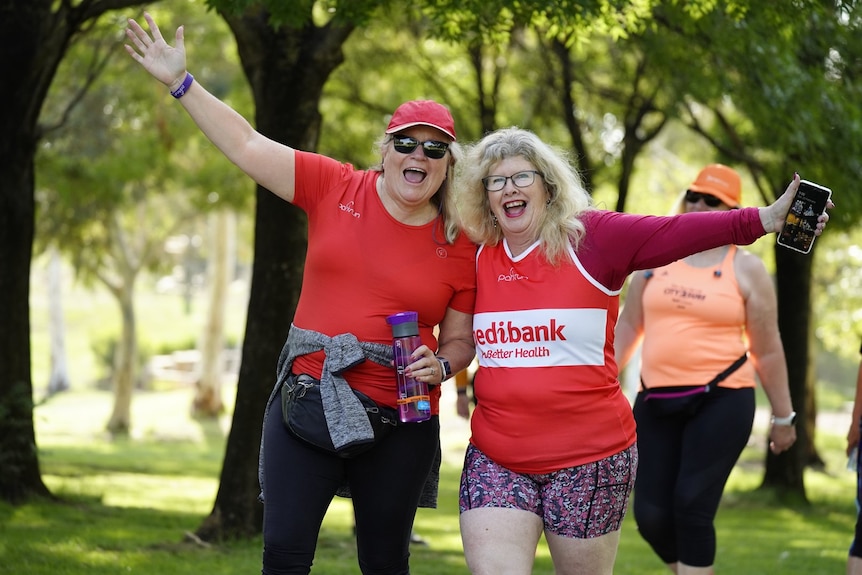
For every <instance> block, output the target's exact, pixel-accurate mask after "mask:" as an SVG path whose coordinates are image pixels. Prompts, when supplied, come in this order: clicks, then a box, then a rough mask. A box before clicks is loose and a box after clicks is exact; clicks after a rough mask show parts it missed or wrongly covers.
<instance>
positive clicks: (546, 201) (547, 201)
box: [545, 198, 551, 206]
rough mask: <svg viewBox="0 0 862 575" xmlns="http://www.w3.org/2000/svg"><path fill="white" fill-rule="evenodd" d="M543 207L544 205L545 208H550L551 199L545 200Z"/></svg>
mask: <svg viewBox="0 0 862 575" xmlns="http://www.w3.org/2000/svg"><path fill="white" fill-rule="evenodd" d="M545 205H546V206H550V205H551V198H548V199H547V200H545Z"/></svg>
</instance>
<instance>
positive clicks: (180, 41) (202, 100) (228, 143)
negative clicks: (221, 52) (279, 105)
mask: <svg viewBox="0 0 862 575" xmlns="http://www.w3.org/2000/svg"><path fill="white" fill-rule="evenodd" d="M144 18H145V19H146V21H147V26H148V27H149V29H150V32H149V33H148V32H147V31H146V30H144V29H143V28H142V27H141V26H140V24H138V23H137V22H136V21H135V20H133V19H131V18H130V19H129V22H128V24H129V25H128V28H126V37H127V38H128V39H129V44H126V51H127V52H128V53H129V55H130V56H131V57H132V59H134V60H135V61H136V62H137V63H139V64H140V65H141V66H142V67H143V68H144V69H145V70H146V71H147V72H149V73H150V75H152V76H153V77H154V78H155V79H156V80H158V81H160V82H161V83H163V84H164V85H165V86H168V88H169V89H170V90H171V92H174V91H175V90H176V89H177V88H179V87H180V86H181V85H182V84H183V81H184V80H186V74H187V73H188V72H187V70H186V49H185V40H184V36H183V27H182V26H180V27H179V28H177V31H176V35H175V41H174V43H175V45H174V46H170V45H169V44H168V43H167V42H166V41H165V39H164V38H163V37H162V33H161V31H160V30H159V27H158V26H157V25H156V23H155V21H153V19H152V17H151V16H150V15H149V14H148V13H144ZM179 100H180V103H181V104H182V105H183V107H184V108H185V109H186V111H187V112H188V114H189V116H191V118H192V120H194V122H195V123H196V124H197V125H198V127H199V128H200V130H201V131H202V132H203V133H204V135H205V136H206V137H207V138H209V140H210V141H211V142H212V143H213V144H214V145H215V146H216V147H217V148H218V149H219V150H221V151H222V153H223V154H224V155H225V156H226V157H227V158H228V159H229V160H230V161H231V162H233V163H234V164H236V165H237V166H238V167H239V168H240V169H241V170H242V171H243V172H245V173H246V174H248V176H249V177H251V178H252V179H253V180H254V181H255V182H257V183H258V184H260V185H261V186H263V187H265V188H266V189H268V190H270V191H271V192H273V193H274V194H276V195H278V196H280V197H281V198H283V199H285V200H287V201H288V202H292V201H293V194H294V176H295V166H296V164H295V158H294V150H293V149H292V148H290V147H288V146H285V145H283V144H280V143H278V142H276V141H274V140H271V139H269V138H267V137H265V136H263V135H262V134H261V133H259V132H257V131H256V130H255V129H254V128H253V127H252V126H251V124H249V123H248V121H247V120H246V119H245V118H243V117H242V116H241V115H239V114H238V113H237V112H236V111H235V110H234V109H233V108H231V107H230V106H228V105H227V104H225V103H224V102H222V101H221V100H219V99H218V98H216V97H215V96H213V95H212V94H210V93H209V92H208V91H207V90H206V89H204V88H203V86H201V85H200V83H199V82H197V81H193V82H192V83H191V85H190V86H189V87H188V89H187V90H186V91H185V93H184V94H183V95H182V96H181V97H180V99H179Z"/></svg>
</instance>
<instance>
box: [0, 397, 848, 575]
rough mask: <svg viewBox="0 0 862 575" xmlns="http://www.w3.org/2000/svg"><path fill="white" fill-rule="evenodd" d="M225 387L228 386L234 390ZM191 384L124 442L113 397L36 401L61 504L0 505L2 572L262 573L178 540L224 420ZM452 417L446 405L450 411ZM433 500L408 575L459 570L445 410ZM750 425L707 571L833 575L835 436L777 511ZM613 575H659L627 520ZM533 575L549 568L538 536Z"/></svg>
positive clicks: (213, 475) (140, 404) (333, 513)
mask: <svg viewBox="0 0 862 575" xmlns="http://www.w3.org/2000/svg"><path fill="white" fill-rule="evenodd" d="M232 392H233V389H232V388H229V389H228V390H227V391H226V396H228V395H231V394H232ZM191 393H192V392H191V390H190V389H176V390H173V391H160V392H147V393H139V394H138V395H137V396H136V397H135V400H134V414H133V421H134V422H135V423H134V429H133V433H132V436H131V437H130V438H129V439H125V440H120V441H116V440H110V439H109V438H108V437H107V436H106V435H105V434H104V432H103V431H102V428H103V425H104V421H105V418H106V417H107V415H108V414H109V411H110V406H111V396H110V394H108V393H106V392H97V391H81V392H78V391H75V392H70V393H66V394H61V395H59V396H57V397H54V398H52V399H51V400H49V401H48V402H47V403H44V404H42V405H40V406H39V407H37V408H36V411H35V422H36V428H37V436H38V443H39V449H40V458H41V462H42V470H43V475H44V478H45V481H46V483H47V484H48V486H49V487H50V489H51V490H52V492H54V493H55V494H56V495H58V496H59V497H60V498H61V499H62V502H60V503H51V502H45V501H36V502H32V503H28V504H26V505H23V506H20V507H11V506H8V505H0V565H2V566H3V568H2V572H4V573H14V574H19V573H21V574H24V573H26V574H28V575H49V574H50V575H78V574H85V573H86V574H88V575H99V574H105V575H107V574H111V575H114V574H117V573H144V574H148V575H149V574H158V575H178V574H186V573H188V574H191V573H206V574H212V575H216V574H221V573H224V574H238V573H257V572H259V571H260V554H261V540H260V538H256V539H253V540H250V541H243V542H233V543H229V544H223V545H216V546H212V547H203V546H200V545H198V544H195V543H193V542H192V541H189V540H187V539H186V533H187V532H193V531H194V530H195V529H196V528H197V527H198V526H199V525H200V523H201V521H202V519H203V518H204V517H205V516H206V515H207V514H208V513H209V511H210V510H211V508H212V502H213V500H214V498H215V493H216V490H217V488H218V485H217V482H218V475H219V472H220V468H221V458H222V456H223V452H224V444H225V436H226V429H227V427H228V425H229V423H230V416H229V415H226V416H225V417H224V418H223V419H222V420H221V421H220V422H212V423H209V424H201V423H199V422H196V421H194V420H192V419H190V418H189V417H188V415H187V413H188V406H189V402H190V400H191ZM449 413H452V412H451V411H450V412H449ZM443 426H444V432H443V437H444V447H445V450H444V463H443V469H442V484H441V493H440V503H441V505H440V508H439V509H437V510H427V509H421V510H420V511H419V514H418V517H417V520H416V531H417V532H418V533H420V534H421V535H422V536H423V537H424V538H425V539H426V540H427V541H428V542H429V544H430V545H429V547H427V548H426V547H415V548H414V549H413V553H412V560H411V563H412V572H413V573H414V574H415V575H432V574H433V575H455V574H464V573H466V572H467V570H466V567H465V564H464V559H463V555H462V551H461V541H460V536H459V533H458V511H457V483H458V477H459V471H460V458H461V455H462V451H463V445H464V441H465V440H466V437H467V433H468V431H467V424H466V422H463V421H461V420H459V419H457V418H456V417H455V416H454V415H451V416H447V415H446V413H445V412H444V416H443ZM761 436H762V433H760V432H756V433H755V434H754V436H753V442H752V446H751V447H750V448H749V449H748V450H746V452H745V454H744V455H743V457H742V458H741V460H740V464H739V465H738V466H737V468H736V469H735V470H734V473H733V475H732V476H731V480H730V483H729V486H728V490H727V492H726V494H725V498H724V501H723V503H722V507H721V509H720V511H719V515H718V519H717V529H718V558H717V561H716V570H717V572H719V573H728V574H731V573H732V574H734V575H746V574H772V573H782V574H795V573H798V574H806V575H810V574H819V573H823V574H832V573H842V572H843V570H844V563H845V558H846V552H847V547H848V546H849V543H850V539H851V537H852V533H853V526H854V504H853V493H854V491H853V490H854V480H855V476H854V474H852V473H850V472H848V471H845V470H844V457H843V452H842V451H843V445H842V434H840V433H838V432H837V430H825V431H821V432H820V433H819V434H818V446H819V448H820V450H821V453H822V454H823V455H824V457H825V458H826V460H827V470H830V471H829V472H815V471H808V472H806V478H805V480H806V486H807V491H808V495H809V499H810V503H811V504H810V505H809V506H800V507H794V508H785V507H782V506H780V505H777V504H775V503H774V501H773V500H772V498H771V497H770V494H769V493H766V492H763V491H759V490H757V486H758V485H759V482H760V479H761V477H762V460H763V451H762V449H763V447H762V441H759V440H757V438H758V437H761ZM350 511H351V507H350V504H349V502H348V501H345V500H342V499H337V500H336V501H335V502H334V503H333V505H332V507H331V509H330V512H329V513H328V515H327V517H326V520H325V522H324V527H323V530H322V533H321V537H320V544H319V547H318V552H317V558H316V561H315V568H314V572H316V573H326V574H334V575H341V574H348V573H350V574H354V573H358V568H357V567H356V553H355V546H354V542H353V538H352V532H351V531H352V520H351V516H350V515H351V513H350ZM615 572H616V573H618V574H623V575H624V574H632V575H634V574H638V575H653V574H655V575H666V573H667V571H666V570H665V568H664V566H663V565H662V564H661V563H660V562H659V560H658V559H657V558H656V557H655V556H654V555H653V554H652V552H651V551H650V550H649V548H648V547H647V545H646V544H645V543H644V542H643V540H642V539H641V538H640V536H639V535H638V534H637V531H636V529H635V526H634V522H633V521H632V518H631V516H630V515H629V516H628V517H627V518H626V521H625V524H624V526H623V533H622V539H621V543H620V549H619V555H618V559H617V564H616V571H615ZM534 573H536V574H551V573H553V568H552V566H551V561H550V558H549V556H548V553H547V548H546V546H545V545H544V543H542V544H541V545H540V548H539V550H538V552H537V559H536V566H535V569H534Z"/></svg>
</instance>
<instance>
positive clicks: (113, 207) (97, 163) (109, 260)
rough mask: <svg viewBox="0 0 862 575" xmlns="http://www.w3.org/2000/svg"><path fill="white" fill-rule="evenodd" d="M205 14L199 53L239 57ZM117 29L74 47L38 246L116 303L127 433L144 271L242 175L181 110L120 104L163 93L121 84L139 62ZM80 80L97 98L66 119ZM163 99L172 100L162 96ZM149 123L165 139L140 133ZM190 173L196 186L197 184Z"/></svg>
mask: <svg viewBox="0 0 862 575" xmlns="http://www.w3.org/2000/svg"><path fill="white" fill-rule="evenodd" d="M201 8H202V5H200V6H198V11H197V12H196V15H195V16H193V17H190V18H189V19H188V20H187V22H188V26H189V28H190V29H192V30H193V29H194V28H196V27H200V26H201V24H202V23H207V22H209V23H210V29H211V32H210V33H209V34H207V35H206V37H205V39H204V40H203V41H201V42H200V43H199V44H198V45H199V46H200V47H201V48H206V49H208V50H210V51H211V52H212V53H218V52H220V51H221V52H223V51H224V45H227V44H229V45H230V46H231V47H232V46H233V44H232V43H231V42H229V41H228V42H224V41H223V40H222V39H224V38H230V35H229V33H228V32H227V30H226V29H224V27H223V28H222V31H221V34H219V33H218V28H217V27H214V26H212V23H213V22H214V23H215V24H216V25H217V24H219V23H221V21H220V20H219V19H218V18H216V17H214V16H213V15H212V14H207V13H206V12H204V11H203V10H201ZM193 14H194V13H193ZM121 22H122V21H121ZM117 24H118V22H111V23H109V24H107V25H103V26H96V27H94V28H93V29H91V30H90V33H89V34H88V35H87V36H86V37H84V38H82V40H81V41H80V42H79V43H78V44H77V45H76V46H73V47H72V48H71V50H70V52H69V55H70V57H69V58H67V59H66V61H65V62H64V64H63V66H61V67H60V71H59V73H58V75H57V81H56V82H55V85H54V86H53V87H52V90H51V93H50V94H49V98H48V100H47V102H46V106H45V110H44V112H43V115H42V116H43V118H45V121H46V122H51V121H52V120H53V119H54V117H58V116H61V115H62V116H64V119H63V121H62V122H61V121H57V122H56V123H57V124H58V125H59V127H58V128H57V129H56V130H53V131H51V132H50V133H49V134H47V135H46V137H45V138H44V140H43V145H42V147H41V150H40V153H39V156H38V159H37V167H38V178H37V184H38V187H39V207H40V209H41V210H42V213H43V214H44V215H43V217H41V218H40V219H39V235H38V237H39V238H40V239H41V240H42V242H40V243H45V242H48V243H51V244H52V245H54V246H58V247H60V248H61V249H62V250H63V251H64V252H65V253H66V254H67V256H68V257H69V258H70V259H71V260H72V263H73V265H74V268H75V271H76V273H77V274H78V277H79V278H80V279H82V280H83V281H84V282H86V283H88V284H89V283H93V282H98V283H101V284H103V285H104V286H105V287H106V288H107V289H108V291H109V293H111V294H112V295H113V296H114V298H115V299H116V301H117V304H118V309H119V312H120V317H121V332H120V336H119V338H118V342H117V345H116V346H114V347H113V349H114V357H113V362H114V365H113V370H112V372H111V383H112V386H113V389H114V407H113V411H112V413H111V416H110V419H109V421H108V422H107V429H108V431H109V432H111V433H112V434H118V435H126V434H128V433H129V431H130V429H131V402H132V395H133V389H134V387H135V383H136V382H137V381H138V379H139V375H140V374H139V371H140V366H141V364H142V362H141V361H140V360H139V359H138V334H137V327H136V326H137V314H136V309H135V305H134V304H135V298H134V294H135V286H136V283H137V280H138V278H139V277H140V275H141V273H142V272H143V271H145V270H157V269H159V268H160V267H163V266H164V250H163V248H162V246H163V245H164V243H165V241H166V239H167V238H168V237H169V236H170V235H172V234H174V233H176V231H177V230H178V229H179V228H180V227H181V226H184V225H187V222H188V221H191V220H193V219H194V218H195V217H196V214H197V213H199V212H201V211H205V210H207V209H209V205H210V204H212V203H221V204H223V203H225V199H224V198H225V197H228V198H229V196H230V194H229V193H228V194H224V193H223V194H222V197H218V193H219V192H229V190H230V186H231V183H232V180H233V181H236V180H238V179H239V172H238V170H236V169H235V168H233V167H232V166H231V165H230V164H229V162H227V161H226V160H225V159H223V158H221V156H219V155H218V154H212V153H210V151H209V150H208V149H207V148H208V144H203V142H202V141H203V136H202V135H201V134H200V133H199V132H198V131H196V130H192V129H190V123H191V122H190V121H189V120H188V118H187V117H186V116H185V115H184V114H183V113H182V112H181V111H180V110H178V109H177V107H176V106H174V107H166V108H160V109H157V110H156V112H155V113H153V114H150V113H140V112H142V110H141V106H140V104H138V105H137V106H129V107H124V106H123V105H122V104H123V103H125V102H129V101H130V102H138V103H139V102H140V101H141V99H142V94H141V93H142V92H145V93H147V94H152V93H153V88H154V86H152V85H147V84H144V85H142V84H141V83H133V82H131V83H130V82H125V81H122V80H121V79H119V77H125V76H126V75H128V73H130V71H132V70H131V68H132V64H133V62H131V61H130V60H129V59H128V58H126V57H125V55H124V54H122V53H121V52H120V51H119V50H117V43H116V41H115V40H114V39H115V38H116V37H117V27H118V26H117ZM222 24H223V23H222ZM106 39H109V40H110V41H107V42H106ZM106 44H107V46H106ZM106 54H107V56H106ZM114 55H120V56H123V57H122V59H120V60H119V61H118V62H111V64H113V65H111V66H108V65H104V66H98V67H97V68H98V69H97V70H95V71H93V70H91V69H90V68H91V66H90V65H89V62H92V61H95V62H106V63H107V62H109V61H110V60H111V59H112V58H111V57H112V56H114ZM223 61H224V60H222V59H216V62H215V63H214V64H210V66H209V67H205V68H203V69H201V70H200V71H199V77H200V78H202V79H203V80H204V81H205V80H206V79H207V78H209V77H219V78H220V82H218V83H216V84H215V86H214V89H215V90H216V91H222V92H224V91H225V90H224V87H223V86H224V85H226V84H227V81H228V79H229V78H230V74H223V70H220V69H219V62H223ZM222 66H223V65H222ZM82 68H83V69H82ZM133 72H135V73H136V72H137V70H133ZM118 76H119V77H118ZM80 78H85V79H87V81H86V82H85V83H84V84H85V86H86V85H90V86H92V88H93V89H92V90H90V93H89V94H87V96H86V97H85V98H81V99H80V100H79V101H78V103H77V106H75V108H74V109H72V110H69V107H68V105H67V103H66V98H67V96H66V94H67V93H68V92H71V93H77V94H83V92H84V87H82V86H79V85H78V83H79V82H80V80H79V79H80ZM160 95H161V96H162V97H163V98H167V97H168V95H167V94H165V93H164V91H162V93H161V94H160ZM149 124H153V125H154V126H155V127H156V129H155V130H142V129H141V127H140V126H142V125H149ZM192 174H193V175H194V177H195V178H198V179H197V180H192V178H191V175H192ZM216 177H218V178H219V179H220V180H221V181H220V182H219V186H218V187H215V188H209V187H208V188H206V192H209V194H207V193H202V192H200V191H198V190H199V189H200V188H201V187H202V182H205V183H209V182H211V181H213V180H214V179H215V178H216ZM243 181H245V180H244V179H243ZM234 185H235V184H234ZM190 189H191V190H194V192H197V193H194V192H191V191H190ZM153 190H158V191H157V192H156V193H154V192H153ZM210 194H211V195H212V196H215V197H216V198H217V199H216V200H215V201H214V202H208V201H207V198H209V197H210Z"/></svg>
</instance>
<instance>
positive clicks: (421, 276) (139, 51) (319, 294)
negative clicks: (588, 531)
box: [126, 14, 476, 575]
mask: <svg viewBox="0 0 862 575" xmlns="http://www.w3.org/2000/svg"><path fill="white" fill-rule="evenodd" d="M145 18H146V21H147V24H148V25H149V30H150V32H149V33H148V32H147V31H145V30H144V29H143V28H141V26H140V25H139V24H138V23H137V22H135V21H134V20H129V27H128V29H127V31H126V36H127V38H128V40H129V44H127V45H126V50H127V51H128V52H129V54H130V56H131V57H132V58H133V59H134V60H135V61H136V62H138V63H139V64H141V66H142V67H143V68H144V69H146V70H147V71H148V72H149V73H150V74H151V75H152V76H153V77H154V78H156V79H157V80H159V81H160V82H162V83H163V84H165V85H166V86H168V87H169V89H170V91H171V94H172V95H173V96H174V97H175V98H177V99H178V100H179V103H180V104H181V105H182V106H183V107H184V108H185V110H186V111H187V112H188V114H189V115H190V116H191V118H192V119H193V120H194V121H195V123H196V124H197V125H198V127H199V128H200V129H201V131H202V132H203V133H204V134H205V135H206V136H207V137H208V138H209V139H210V140H211V141H212V142H213V144H215V146H216V147H217V148H218V149H219V150H221V152H222V153H223V154H224V155H225V156H227V157H228V158H229V159H230V160H231V161H232V162H234V163H235V164H236V165H237V166H238V167H239V168H240V169H242V170H243V171H244V172H245V173H246V174H248V175H249V176H250V177H251V178H252V179H254V181H256V182H257V183H258V184H259V185H260V186H262V187H264V188H266V189H268V190H270V191H271V192H272V193H274V194H276V195H277V196H279V197H280V198H282V199H283V200H285V201H286V202H290V203H292V204H294V205H296V206H298V207H299V208H301V209H302V210H304V211H305V212H306V214H307V215H308V252H307V257H306V262H305V268H304V273H303V285H302V292H301V295H300V298H299V303H298V306H297V309H296V314H295V316H294V319H293V325H292V326H291V329H290V333H289V335H288V340H287V342H286V343H285V347H284V350H283V352H282V357H281V360H280V361H279V365H278V374H279V376H278V379H277V382H276V385H275V388H274V389H273V392H272V395H271V396H270V399H269V402H268V403H267V409H266V415H265V418H264V429H263V445H262V454H261V462H262V469H261V489H262V496H263V501H264V525H263V539H264V551H263V570H262V573H263V574H264V575H276V574H285V573H308V572H309V571H310V569H311V563H312V560H313V559H314V550H315V546H316V544H317V538H318V533H319V530H320V525H321V522H322V521H323V518H324V515H325V513H326V510H327V508H328V507H329V504H330V502H331V501H332V498H333V497H334V496H335V495H336V493H344V491H343V490H342V489H343V488H344V487H347V488H348V489H349V492H350V495H351V496H352V499H353V507H354V511H355V520H356V539H357V545H358V559H359V565H360V568H361V570H362V572H363V573H367V574H371V573H375V574H378V573H386V574H387V575H388V574H393V575H406V574H407V573H409V565H408V558H409V555H410V552H409V542H410V532H411V527H412V524H413V519H414V516H415V514H416V509H417V506H418V505H420V504H422V505H424V506H435V505H436V495H437V483H436V481H437V477H438V475H437V472H438V468H439V457H438V453H439V442H440V438H439V431H440V425H439V420H438V417H437V413H438V412H439V399H440V388H439V384H440V383H441V382H442V381H443V380H445V379H447V378H448V377H449V376H450V375H451V374H452V373H454V372H457V371H460V370H462V369H464V368H465V367H467V365H468V364H469V363H470V360H471V359H472V358H473V355H474V349H473V343H472V339H471V336H470V324H471V317H472V312H473V302H474V299H475V280H476V276H475V253H476V246H475V245H474V244H473V243H472V242H470V241H469V240H468V239H467V238H466V237H465V236H464V235H463V234H460V233H459V231H458V227H457V225H456V223H455V220H454V218H453V212H454V209H453V204H452V200H451V198H450V193H449V189H450V183H451V177H452V172H453V167H454V165H455V161H456V158H457V157H458V154H459V150H458V147H457V144H456V143H455V126H454V121H453V119H452V115H451V114H450V113H449V111H448V110H447V109H446V108H445V107H444V106H442V105H441V104H438V103H436V102H433V101H430V100H414V101H410V102H406V103H404V104H402V105H401V106H399V107H398V108H397V109H396V110H395V113H394V114H393V115H392V118H391V120H390V121H389V125H388V127H387V128H386V131H385V134H384V135H383V137H382V138H381V139H380V141H379V150H380V154H381V159H382V161H381V165H380V166H379V167H377V168H374V169H370V170H357V169H355V168H353V166H350V165H348V164H342V163H340V162H337V161H335V160H333V159H330V158H327V157H324V156H321V155H318V154H313V153H309V152H303V151H300V150H294V149H292V148H290V147H288V146H285V145H283V144H281V143H279V142H276V141H273V140H271V139H269V138H267V137H265V136H263V135H262V134H260V133H259V132H257V131H256V130H254V129H253V128H252V126H251V125H250V124H249V123H248V122H247V121H246V120H245V119H244V118H242V117H241V116H240V115H239V114H237V113H236V112H235V111H234V110H233V109H231V108H230V107H228V106H227V105H226V104H225V103H223V102H221V101H220V100H218V99H217V98H216V97H215V96H213V95H212V94H210V93H209V92H208V91H207V90H206V89H204V87H203V86H201V85H200V83H199V82H197V81H196V80H195V79H194V78H193V77H192V75H191V74H190V73H189V72H188V71H187V70H186V54H185V47H184V38H183V28H182V27H180V28H178V29H177V32H176V36H175V46H169V45H168V44H167V43H166V42H165V40H164V38H163V37H162V35H161V33H160V32H159V29H158V27H157V26H156V24H155V22H153V20H152V18H151V17H150V16H149V15H148V14H145ZM408 310H410V311H416V312H418V317H419V322H418V323H419V335H420V338H421V340H422V343H423V345H421V346H420V347H419V348H418V349H417V350H416V351H415V352H414V353H413V355H412V358H413V360H414V361H413V363H411V364H410V365H409V366H408V367H407V372H408V375H411V376H412V377H414V378H418V379H421V380H422V381H425V382H427V383H428V384H432V385H433V386H434V387H432V389H431V392H430V411H431V414H432V417H431V418H430V419H428V420H427V421H424V422H421V423H408V424H400V425H398V426H397V427H396V428H395V429H394V430H393V431H391V432H390V433H389V434H387V435H386V436H385V437H384V438H382V439H380V440H378V441H375V442H374V444H373V447H371V448H370V449H368V450H366V451H363V452H362V453H361V454H359V455H355V456H354V457H351V458H343V457H341V456H340V455H339V454H337V453H332V452H328V451H323V450H318V449H316V448H314V447H311V446H310V445H309V444H307V443H305V442H303V441H302V440H300V439H299V438H298V437H296V436H294V435H293V434H292V433H290V432H288V430H287V428H286V426H285V425H284V423H283V421H282V406H281V402H280V401H277V400H276V398H277V395H278V393H279V391H280V389H281V387H282V386H283V385H285V384H286V383H287V382H290V384H291V386H293V384H294V383H295V382H296V381H297V380H299V381H302V382H304V383H303V385H305V384H308V385H316V386H318V387H319V390H320V396H321V398H322V399H321V402H322V405H323V410H324V414H325V416H326V421H327V425H326V428H327V430H328V431H325V432H324V433H327V432H328V434H329V435H330V436H331V439H332V444H333V446H334V447H339V446H343V445H351V444H353V443H356V442H358V441H367V440H369V439H372V438H374V437H375V436H374V435H373V434H371V433H370V428H369V416H368V415H366V411H365V409H364V408H363V407H362V405H361V404H360V403H359V401H358V399H356V397H355V395H354V394H353V393H351V390H353V391H358V392H361V393H363V394H365V395H366V396H367V397H369V398H371V399H372V400H374V401H375V402H376V403H377V404H379V405H381V406H387V407H390V408H394V407H395V406H396V404H397V394H396V377H395V371H394V369H393V367H392V365H391V359H392V348H391V342H392V331H391V328H390V326H389V325H388V324H387V321H386V318H387V317H388V316H389V315H391V314H395V313H398V312H402V311H408ZM438 325H439V329H440V332H439V337H435V335H434V328H435V326H438ZM309 382H311V383H309ZM291 388H292V387H291ZM291 388H289V389H291ZM325 390H326V392H325ZM327 397H329V398H330V399H329V400H327ZM333 422H334V423H333ZM420 498H421V499H420Z"/></svg>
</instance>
